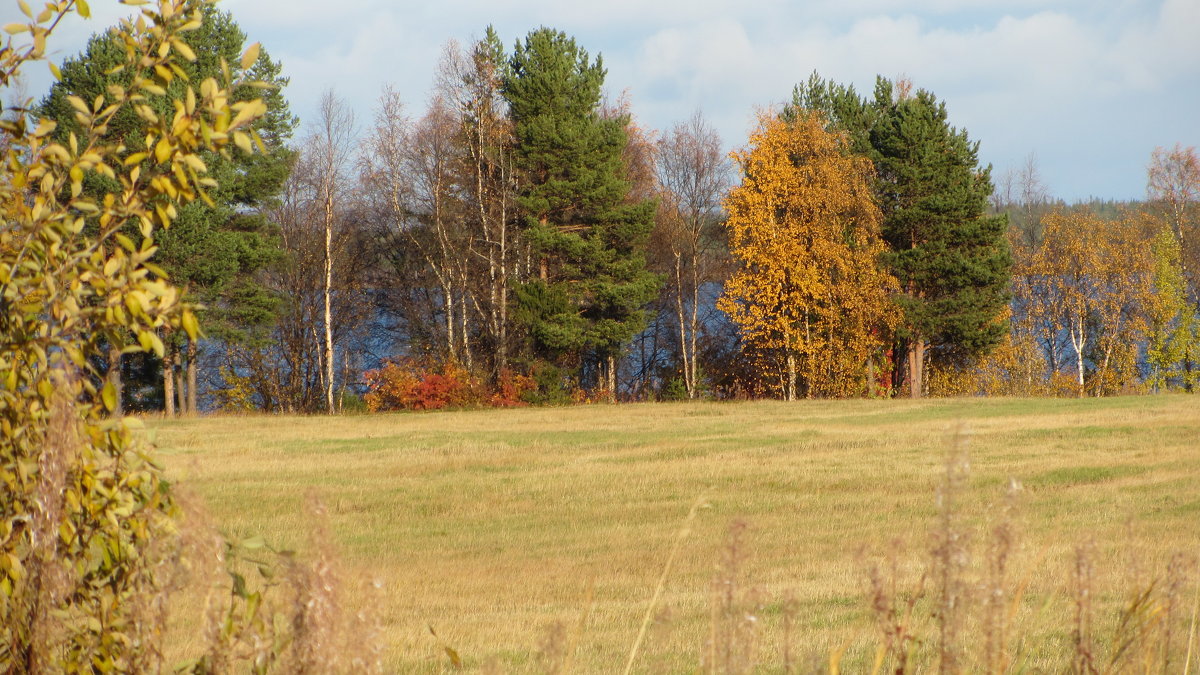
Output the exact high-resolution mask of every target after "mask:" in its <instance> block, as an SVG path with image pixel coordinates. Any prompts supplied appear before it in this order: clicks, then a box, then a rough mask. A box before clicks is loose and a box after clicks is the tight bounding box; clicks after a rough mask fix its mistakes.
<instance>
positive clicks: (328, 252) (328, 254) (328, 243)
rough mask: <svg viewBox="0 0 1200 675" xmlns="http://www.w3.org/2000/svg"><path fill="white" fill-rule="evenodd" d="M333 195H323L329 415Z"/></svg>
mask: <svg viewBox="0 0 1200 675" xmlns="http://www.w3.org/2000/svg"><path fill="white" fill-rule="evenodd" d="M332 295H333V195H332V188H329V189H327V190H326V193H325V409H326V410H327V411H328V412H329V414H330V415H332V414H334V412H336V411H335V410H334V407H333V310H332V302H331V300H332V298H331V296H332Z"/></svg>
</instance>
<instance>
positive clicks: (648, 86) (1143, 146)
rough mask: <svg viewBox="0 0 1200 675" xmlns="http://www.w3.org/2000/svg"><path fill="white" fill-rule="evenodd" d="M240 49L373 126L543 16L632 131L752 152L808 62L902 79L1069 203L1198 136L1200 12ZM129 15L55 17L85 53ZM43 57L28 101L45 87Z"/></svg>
mask: <svg viewBox="0 0 1200 675" xmlns="http://www.w3.org/2000/svg"><path fill="white" fill-rule="evenodd" d="M221 6H222V8H224V9H226V10H229V11H231V12H233V14H234V17H235V18H236V19H237V21H238V22H239V24H240V25H241V26H242V28H243V29H244V30H245V31H246V33H247V34H248V35H249V36H250V39H251V40H261V41H262V42H263V43H264V45H265V46H266V47H267V49H268V50H269V51H270V52H271V54H272V55H273V56H275V57H276V58H278V59H280V60H282V61H283V63H284V68H285V74H286V75H289V76H291V78H292V84H291V86H290V87H289V91H288V95H289V98H290V99H291V101H292V107H293V110H294V111H295V112H296V113H298V114H300V115H302V116H306V115H308V114H309V113H310V112H311V111H312V110H314V109H315V106H316V102H317V100H318V98H319V96H320V94H321V92H322V91H323V90H325V89H326V88H329V87H333V88H335V90H336V91H337V92H338V93H339V94H340V95H341V96H343V97H344V98H346V99H347V100H348V101H349V102H350V103H351V104H352V105H353V106H354V107H355V109H356V111H357V112H358V114H359V123H360V126H364V127H365V126H366V125H368V124H369V123H370V119H369V117H370V115H371V110H372V108H373V106H374V101H375V100H376V98H377V96H378V94H379V92H380V89H381V88H382V86H383V85H384V84H388V83H391V84H393V85H395V86H396V88H397V89H398V90H399V91H400V93H401V95H402V96H403V98H404V99H405V101H406V102H407V103H408V104H409V106H410V110H412V111H413V112H414V113H417V112H419V110H420V109H421V108H422V107H423V102H424V101H425V99H426V97H427V95H428V92H429V88H430V84H431V82H432V78H433V72H434V68H435V67H436V65H437V61H438V59H439V57H440V54H441V49H442V45H443V44H444V43H445V42H446V41H447V40H448V39H451V38H455V39H458V40H460V41H467V40H469V39H471V38H472V37H473V36H478V35H479V34H480V33H481V32H482V30H483V28H484V27H485V26H486V25H488V24H489V23H490V24H495V25H496V27H497V29H498V30H499V31H500V33H501V36H502V38H503V39H504V41H505V44H506V45H511V44H512V43H513V41H514V40H515V39H517V38H518V37H520V36H523V35H524V34H525V32H526V31H528V30H530V29H533V28H536V27H538V26H540V25H550V26H553V27H556V28H559V29H562V30H564V31H566V32H567V33H569V34H571V35H573V36H575V37H576V38H577V40H578V41H579V43H580V44H581V45H582V46H583V47H585V48H586V49H588V51H589V52H591V53H592V54H596V53H603V54H604V58H605V63H606V64H607V65H608V67H609V88H610V90H611V91H613V92H614V93H615V92H620V91H622V90H625V89H629V90H630V93H631V96H632V102H633V107H634V111H635V113H636V114H638V116H639V117H640V118H641V120H642V122H643V123H645V124H647V125H649V126H654V127H658V128H665V127H667V126H670V125H671V124H673V123H674V122H676V121H679V120H683V119H685V118H686V117H687V116H688V115H690V114H691V112H692V111H693V110H695V109H697V108H701V109H703V110H704V112H705V113H706V115H708V116H709V117H710V119H712V120H713V121H714V123H715V124H716V125H717V126H718V128H719V129H720V131H721V132H722V134H723V136H724V137H725V138H726V141H727V143H729V144H730V145H731V146H732V145H738V144H740V143H742V142H744V138H745V133H746V131H747V130H748V128H749V126H750V124H751V123H752V121H753V117H754V111H755V109H756V108H757V107H761V106H769V105H772V104H777V103H780V102H782V101H784V100H785V99H787V98H788V97H789V96H790V92H791V88H792V86H793V85H794V84H795V83H797V82H798V81H801V80H803V79H805V78H807V76H808V74H809V73H810V72H811V71H812V70H814V69H816V70H818V71H819V72H820V73H821V74H822V75H824V76H826V77H829V78H832V79H835V80H838V81H842V82H850V83H854V84H855V85H856V86H857V87H858V88H859V90H860V91H861V92H863V93H868V94H869V93H870V91H871V89H872V87H873V83H874V77H875V75H876V74H883V75H886V76H895V75H898V74H902V73H903V74H905V75H907V76H909V77H910V78H912V79H913V80H914V81H915V82H916V83H917V84H918V85H919V86H923V87H926V88H928V89H931V90H932V91H933V92H935V93H936V94H937V95H938V96H939V97H940V98H942V99H944V100H946V102H947V105H948V108H949V111H950V114H951V117H952V120H953V121H954V122H955V123H956V124H959V125H963V126H965V127H967V128H968V129H969V130H970V132H971V135H972V137H973V138H975V139H978V140H980V141H982V152H983V155H984V157H985V158H987V159H989V160H990V161H994V162H995V163H996V164H997V166H998V168H1000V169H1003V168H1004V167H1005V166H1007V165H1015V164H1017V163H1019V162H1020V161H1021V159H1022V158H1023V157H1024V156H1025V155H1026V154H1027V153H1028V152H1029V151H1030V150H1034V149H1036V150H1037V151H1038V153H1039V156H1040V158H1041V161H1042V162H1043V173H1044V174H1045V175H1046V176H1047V180H1048V181H1049V182H1050V183H1051V186H1052V187H1053V188H1055V189H1057V190H1058V191H1059V192H1060V194H1063V195H1064V196H1067V197H1082V196H1086V195H1088V194H1093V193H1094V194H1103V195H1109V196H1114V197H1133V196H1137V195H1139V194H1140V193H1141V190H1142V185H1143V184H1144V179H1143V177H1142V175H1141V172H1142V171H1143V167H1144V164H1145V158H1146V157H1148V156H1149V152H1150V150H1151V149H1152V148H1153V147H1154V146H1155V145H1162V144H1173V143H1174V142H1176V141H1179V142H1183V143H1184V144H1186V145H1197V144H1200V129H1198V128H1197V125H1196V124H1195V121H1194V120H1195V115H1194V112H1193V111H1194V110H1196V109H1198V108H1200V92H1198V91H1197V89H1198V88H1197V87H1196V86H1195V83H1196V82H1197V81H1200V49H1197V48H1196V38H1195V30H1196V26H1200V2H1197V1H1196V0H1161V1H1160V2H1156V3H1154V4H1149V3H1146V2H1143V1H1142V0H1058V1H1052V0H808V1H806V2H796V1H791V0H764V1H762V2H754V3H746V2H736V1H734V0H659V1H655V2H646V1H645V0H611V1H610V2H606V3H596V2H589V3H584V2H574V1H562V0H513V1H509V2H503V3H496V2H495V1H494V0H445V1H442V2H423V3H415V2H412V3H394V2H387V1H386V0H338V2H336V3H330V2H328V0H289V1H288V2H282V1H276V0H225V2H224V3H223V4H222V5H221ZM122 9H123V8H121V7H120V6H118V5H116V4H115V3H112V2H98V1H97V2H94V3H93V11H94V12H95V13H96V14H97V20H96V21H94V22H90V23H85V22H79V21H73V22H69V23H68V24H66V25H64V26H63V28H62V30H61V33H62V35H61V38H65V39H63V40H60V41H59V42H56V43H55V44H58V45H62V46H61V47H60V50H59V55H60V57H61V56H67V55H72V54H74V53H77V52H78V50H79V49H80V48H82V46H83V43H84V41H85V39H86V37H87V35H89V34H90V33H91V32H94V31H95V30H98V29H99V28H101V27H103V26H104V25H106V24H108V23H112V22H113V21H114V20H115V18H116V17H117V16H118V15H119V13H120V12H121V10H122ZM42 70H44V68H41V67H39V66H34V71H33V73H32V74H33V76H34V77H32V78H30V86H31V90H32V91H33V92H34V93H35V94H36V93H37V92H38V91H39V90H41V89H44V87H45V86H48V84H49V78H48V76H46V75H44V74H39V73H40V71H42Z"/></svg>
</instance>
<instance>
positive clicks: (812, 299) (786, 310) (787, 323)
mask: <svg viewBox="0 0 1200 675" xmlns="http://www.w3.org/2000/svg"><path fill="white" fill-rule="evenodd" d="M759 124H760V126H759V128H758V130H757V131H756V132H755V133H754V134H753V135H752V136H751V138H750V146H749V148H747V149H746V150H743V151H740V152H735V153H734V154H733V157H734V159H736V160H737V161H738V163H739V164H740V165H741V168H742V171H743V174H744V178H743V181H742V184H741V185H740V186H739V187H737V188H735V189H734V190H733V191H732V192H731V193H730V195H729V197H728V198H727V199H726V201H725V209H726V212H727V214H728V220H727V222H726V227H727V228H728V231H729V241H730V250H731V252H732V253H733V255H734V257H735V258H737V259H738V260H739V261H740V262H741V269H740V270H739V271H738V272H737V273H735V274H734V275H733V277H732V278H731V279H730V280H729V282H728V283H727V284H726V287H725V294H724V296H723V297H722V298H721V299H720V301H719V305H718V306H719V307H720V308H721V309H722V310H723V311H725V312H726V313H727V314H729V316H730V318H731V319H732V320H733V321H734V322H735V323H736V324H737V325H738V327H739V328H740V329H741V331H742V334H743V337H744V338H745V340H746V342H747V343H748V344H749V345H750V346H751V347H752V348H754V349H757V350H776V351H779V352H781V353H782V354H783V355H784V356H785V359H784V360H785V361H789V362H792V363H793V364H794V365H795V371H796V372H795V374H794V375H791V374H790V373H789V374H788V375H787V376H785V377H784V380H785V386H786V380H788V379H789V378H795V379H793V380H792V382H791V386H789V391H791V390H792V389H793V388H794V387H795V386H796V384H797V383H798V384H800V385H802V388H803V390H804V392H805V394H806V395H809V396H848V395H856V394H859V393H863V392H865V391H868V389H867V386H868V385H867V382H866V377H867V373H868V371H869V370H870V369H869V367H868V364H869V363H870V362H871V361H872V359H875V358H876V357H877V356H880V347H881V345H882V344H883V342H884V340H885V339H886V338H887V337H888V334H889V331H890V330H891V328H892V327H893V326H894V325H895V319H896V316H897V314H896V310H895V307H894V305H893V304H892V302H891V300H890V293H891V292H892V291H893V290H894V289H895V288H896V281H895V279H894V278H893V277H891V276H890V275H889V274H887V273H886V272H884V271H883V270H882V269H881V268H880V265H879V256H880V255H881V254H882V253H883V252H884V250H885V249H884V243H883V241H882V240H881V239H880V222H881V216H880V213H879V209H878V207H876V205H875V203H874V200H873V198H872V194H871V189H870V183H869V179H870V176H871V173H872V170H873V169H872V166H871V163H870V162H869V161H868V160H866V159H865V158H861V157H855V156H851V155H850V154H849V153H848V152H847V151H846V148H845V143H846V141H845V139H844V138H843V137H842V136H840V135H838V134H836V133H832V132H829V131H827V130H826V129H825V123H824V120H823V119H821V118H820V117H819V116H817V115H815V114H801V115H800V116H799V118H798V119H796V120H795V121H793V122H788V121H784V120H781V119H778V118H776V117H774V116H769V115H768V116H763V117H762V118H761V119H760V121H759ZM797 380H798V382H797Z"/></svg>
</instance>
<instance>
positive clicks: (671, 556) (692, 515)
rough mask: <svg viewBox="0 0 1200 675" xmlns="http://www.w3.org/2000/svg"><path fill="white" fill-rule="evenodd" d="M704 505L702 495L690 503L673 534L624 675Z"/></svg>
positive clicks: (635, 658)
mask: <svg viewBox="0 0 1200 675" xmlns="http://www.w3.org/2000/svg"><path fill="white" fill-rule="evenodd" d="M705 504H706V500H705V497H704V496H703V495H701V496H700V497H698V498H697V499H696V501H695V502H693V503H692V508H691V509H689V510H688V514H687V517H686V518H684V519H683V525H682V526H681V527H680V528H679V531H678V532H676V533H675V541H674V543H672V545H671V552H670V553H668V554H667V561H666V563H665V564H664V565H663V570H662V574H661V575H659V577H658V583H657V584H655V586H654V595H653V596H651V598H650V606H649V607H647V608H646V615H645V616H644V617H643V618H642V625H641V628H639V629H638V634H637V638H636V639H635V640H634V641H633V647H632V648H631V649H630V650H629V658H628V660H626V662H625V675H629V673H630V672H632V671H633V663H634V661H636V660H637V656H638V652H639V651H640V650H641V648H642V641H643V640H645V639H646V631H647V630H648V629H649V628H650V621H651V619H653V618H654V613H655V611H656V610H657V609H658V603H659V601H660V600H661V599H662V594H663V591H664V590H665V589H666V587H667V579H668V578H670V576H671V569H672V568H673V567H674V565H675V557H676V556H677V555H678V554H679V549H680V548H682V546H683V541H684V540H685V539H687V537H688V535H689V534H691V532H692V523H693V522H694V521H695V520H696V514H697V513H698V512H699V511H700V509H701V508H702V507H703V506H704V505H705Z"/></svg>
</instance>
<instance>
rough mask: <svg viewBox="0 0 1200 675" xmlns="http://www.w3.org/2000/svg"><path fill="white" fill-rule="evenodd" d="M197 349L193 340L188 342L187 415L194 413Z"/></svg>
mask: <svg viewBox="0 0 1200 675" xmlns="http://www.w3.org/2000/svg"><path fill="white" fill-rule="evenodd" d="M198 352H199V349H197V346H196V341H195V340H191V339H189V340H188V348H187V412H188V413H189V414H193V415H194V414H195V413H196V357H197V356H198Z"/></svg>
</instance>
